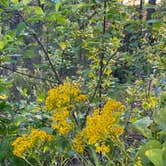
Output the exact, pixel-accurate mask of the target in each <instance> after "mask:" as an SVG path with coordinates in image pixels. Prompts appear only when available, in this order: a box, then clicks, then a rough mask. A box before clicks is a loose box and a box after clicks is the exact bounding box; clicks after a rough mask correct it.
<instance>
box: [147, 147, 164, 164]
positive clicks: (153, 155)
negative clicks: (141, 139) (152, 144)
mask: <svg viewBox="0 0 166 166" xmlns="http://www.w3.org/2000/svg"><path fill="white" fill-rule="evenodd" d="M145 155H146V156H147V157H148V159H149V160H150V161H151V162H152V163H153V164H154V165H155V166H164V162H163V158H162V155H163V152H162V150H161V149H150V150H147V151H146V152H145Z"/></svg>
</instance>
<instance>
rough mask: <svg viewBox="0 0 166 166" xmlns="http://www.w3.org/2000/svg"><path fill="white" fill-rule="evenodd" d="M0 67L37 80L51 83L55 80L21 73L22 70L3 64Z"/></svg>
mask: <svg viewBox="0 0 166 166" xmlns="http://www.w3.org/2000/svg"><path fill="white" fill-rule="evenodd" d="M0 67H1V68H2V69H5V70H9V71H11V72H13V73H17V74H21V75H23V76H26V77H29V78H35V79H38V80H42V81H49V82H51V83H55V81H52V80H49V79H46V78H42V77H37V76H34V75H30V74H26V73H22V72H20V71H13V70H12V69H11V68H9V67H6V66H3V65H0Z"/></svg>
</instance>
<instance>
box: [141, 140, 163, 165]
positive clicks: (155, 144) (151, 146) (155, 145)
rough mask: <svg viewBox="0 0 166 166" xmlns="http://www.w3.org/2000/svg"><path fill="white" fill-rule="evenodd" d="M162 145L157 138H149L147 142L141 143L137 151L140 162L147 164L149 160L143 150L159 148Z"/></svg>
mask: <svg viewBox="0 0 166 166" xmlns="http://www.w3.org/2000/svg"><path fill="white" fill-rule="evenodd" d="M161 148H162V145H161V143H160V142H159V141H157V140H151V141H149V142H147V143H146V144H145V145H142V146H141V147H140V149H139V151H138V155H139V157H141V159H142V162H143V163H144V164H145V165H148V163H149V160H148V158H147V156H146V155H145V152H146V151H148V150H150V149H161Z"/></svg>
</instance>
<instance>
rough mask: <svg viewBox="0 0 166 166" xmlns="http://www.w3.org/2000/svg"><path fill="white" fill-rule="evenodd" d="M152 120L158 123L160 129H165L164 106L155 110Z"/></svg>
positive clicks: (165, 110) (165, 109)
mask: <svg viewBox="0 0 166 166" xmlns="http://www.w3.org/2000/svg"><path fill="white" fill-rule="evenodd" d="M154 120H155V122H156V123H157V124H158V125H159V127H160V129H162V130H165V131H166V107H165V108H163V109H161V110H158V111H157V113H156V116H155V117H154Z"/></svg>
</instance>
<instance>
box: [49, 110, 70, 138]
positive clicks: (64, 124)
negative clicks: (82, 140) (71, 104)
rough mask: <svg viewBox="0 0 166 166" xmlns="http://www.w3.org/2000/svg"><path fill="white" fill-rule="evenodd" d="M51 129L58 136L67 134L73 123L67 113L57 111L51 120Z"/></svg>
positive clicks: (65, 111)
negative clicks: (57, 133)
mask: <svg viewBox="0 0 166 166" xmlns="http://www.w3.org/2000/svg"><path fill="white" fill-rule="evenodd" d="M52 128H53V129H55V130H57V131H58V132H59V133H60V134H62V135H64V134H67V133H68V132H69V131H70V130H72V128H73V122H72V121H71V120H70V118H69V111H67V110H63V111H57V112H55V113H54V115H53V118H52Z"/></svg>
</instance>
